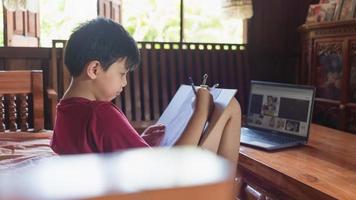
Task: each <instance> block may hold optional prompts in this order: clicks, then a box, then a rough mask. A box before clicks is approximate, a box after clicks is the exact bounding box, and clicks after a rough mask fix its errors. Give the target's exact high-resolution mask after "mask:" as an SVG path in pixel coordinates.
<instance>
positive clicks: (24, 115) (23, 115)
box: [19, 94, 28, 131]
mask: <svg viewBox="0 0 356 200" xmlns="http://www.w3.org/2000/svg"><path fill="white" fill-rule="evenodd" d="M19 99H20V128H21V131H27V130H28V123H27V120H28V103H27V99H28V97H27V95H26V94H21V95H19Z"/></svg>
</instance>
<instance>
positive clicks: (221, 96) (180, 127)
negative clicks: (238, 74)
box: [158, 85, 237, 146]
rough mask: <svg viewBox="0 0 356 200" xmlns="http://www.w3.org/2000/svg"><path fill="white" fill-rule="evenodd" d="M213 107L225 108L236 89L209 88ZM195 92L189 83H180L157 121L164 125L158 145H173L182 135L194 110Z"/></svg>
mask: <svg viewBox="0 0 356 200" xmlns="http://www.w3.org/2000/svg"><path fill="white" fill-rule="evenodd" d="M210 92H211V94H212V96H213V99H214V104H215V107H217V106H219V107H222V108H225V107H226V106H227V105H228V104H229V102H230V101H231V99H232V98H233V97H234V96H235V94H236V92H237V89H222V88H214V89H212V90H210ZM194 104H195V94H194V92H193V90H192V86H191V85H181V86H180V87H179V89H178V91H177V92H176V94H175V95H174V97H173V98H172V100H171V101H170V103H169V104H168V106H167V108H166V109H165V110H164V112H163V114H162V115H161V117H160V118H159V119H158V123H162V124H164V125H165V126H166V130H165V134H164V137H163V139H162V141H161V144H160V146H173V145H174V144H175V143H176V141H177V140H178V138H179V137H180V136H181V135H182V133H183V131H184V129H185V127H186V126H187V124H188V122H189V120H190V117H191V116H192V114H193V111H194Z"/></svg>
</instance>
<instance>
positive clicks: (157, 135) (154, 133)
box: [141, 124, 166, 146]
mask: <svg viewBox="0 0 356 200" xmlns="http://www.w3.org/2000/svg"><path fill="white" fill-rule="evenodd" d="M165 128H166V126H165V125H164V124H154V125H152V126H149V127H147V128H146V130H145V131H144V132H143V133H142V135H141V136H142V138H143V139H144V140H145V141H146V142H147V143H148V144H149V145H150V146H158V145H159V144H160V143H161V140H162V138H163V135H164V132H165Z"/></svg>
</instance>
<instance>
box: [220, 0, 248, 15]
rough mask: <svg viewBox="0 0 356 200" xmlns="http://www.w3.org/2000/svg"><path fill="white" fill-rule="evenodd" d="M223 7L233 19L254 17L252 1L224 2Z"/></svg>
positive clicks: (228, 0) (227, 0) (233, 0)
mask: <svg viewBox="0 0 356 200" xmlns="http://www.w3.org/2000/svg"><path fill="white" fill-rule="evenodd" d="M222 7H223V10H224V12H225V13H226V14H227V15H229V16H230V17H233V18H237V19H248V18H251V17H252V16H253V9H252V0H222Z"/></svg>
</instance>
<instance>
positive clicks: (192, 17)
mask: <svg viewBox="0 0 356 200" xmlns="http://www.w3.org/2000/svg"><path fill="white" fill-rule="evenodd" d="M97 1H98V0H75V1H73V0H39V3H40V9H39V10H40V15H39V16H40V33H39V34H40V40H39V41H40V46H41V47H51V46H52V40H57V39H58V40H67V39H68V38H69V35H70V34H71V32H72V30H73V29H74V28H75V27H77V26H78V25H79V23H81V22H84V21H87V20H90V19H93V18H95V17H96V16H97ZM181 1H182V0H169V1H167V0H122V10H121V11H122V13H121V15H122V22H121V23H122V24H123V26H124V27H125V28H126V29H127V30H128V32H129V33H130V34H131V35H132V36H133V37H134V38H135V40H137V41H150V42H179V41H183V42H197V43H243V42H244V41H243V20H240V19H228V18H227V17H226V16H225V15H224V12H223V10H222V9H221V7H222V6H221V3H220V2H221V0H204V1H201V0H185V1H184V2H183V7H184V8H183V23H182V24H183V27H182V28H181V14H180V9H181ZM79 8H80V9H79ZM2 12H3V8H2V6H1V8H0V14H1V16H3V14H2ZM0 20H1V21H0V26H1V28H0V34H1V37H0V45H1V46H3V45H4V37H3V35H4V33H3V31H4V27H3V17H0ZM181 30H182V33H183V34H182V35H181Z"/></svg>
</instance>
